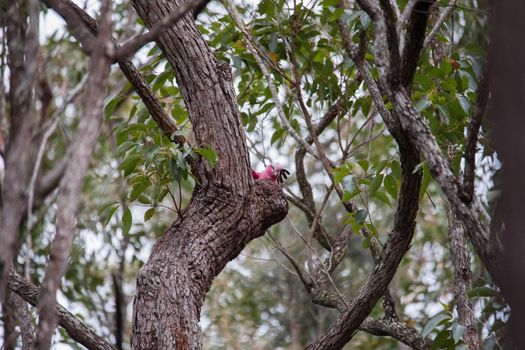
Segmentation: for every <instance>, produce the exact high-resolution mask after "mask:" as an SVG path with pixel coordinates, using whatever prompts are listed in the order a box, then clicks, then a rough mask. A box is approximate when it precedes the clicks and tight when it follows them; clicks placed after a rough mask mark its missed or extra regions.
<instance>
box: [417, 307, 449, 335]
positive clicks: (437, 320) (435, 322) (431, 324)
mask: <svg viewBox="0 0 525 350" xmlns="http://www.w3.org/2000/svg"><path fill="white" fill-rule="evenodd" d="M449 319H450V314H447V313H444V312H441V313H439V314H437V315H436V316H434V317H432V318H431V319H430V320H429V321H428V322H427V324H426V325H425V328H423V333H421V335H423V336H424V337H426V336H427V335H429V334H430V333H431V332H432V331H433V330H434V329H435V328H436V327H437V326H439V325H440V324H441V323H442V322H443V321H445V320H449Z"/></svg>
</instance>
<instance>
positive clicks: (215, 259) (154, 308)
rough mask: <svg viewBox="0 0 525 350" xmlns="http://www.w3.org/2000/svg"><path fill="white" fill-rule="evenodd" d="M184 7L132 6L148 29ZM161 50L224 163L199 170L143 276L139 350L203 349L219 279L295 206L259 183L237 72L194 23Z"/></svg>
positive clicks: (181, 27) (168, 36) (178, 28)
mask: <svg viewBox="0 0 525 350" xmlns="http://www.w3.org/2000/svg"><path fill="white" fill-rule="evenodd" d="M180 3H181V2H179V1H163V2H157V1H154V2H151V1H146V0H133V1H132V4H133V6H134V7H135V8H136V10H137V12H138V14H139V16H140V17H142V18H143V19H144V22H145V23H146V25H147V26H148V27H151V26H153V25H154V24H155V23H156V22H157V21H159V20H160V19H161V18H163V17H164V16H166V15H167V14H169V13H171V12H172V11H173V10H174V9H175V8H176V6H178V5H180ZM157 43H158V44H159V46H160V47H161V48H162V50H163V51H164V53H165V55H166V57H167V59H168V61H169V62H170V63H171V65H172V67H173V69H174V72H175V77H176V80H177V83H178V85H179V87H180V88H181V92H182V96H183V98H184V101H185V103H186V107H187V109H188V111H189V117H190V119H191V122H192V125H193V130H194V133H195V138H196V140H197V142H198V147H212V148H213V149H214V150H215V151H216V153H217V155H218V161H217V164H216V166H215V168H211V166H210V165H209V164H207V163H206V162H205V161H201V162H200V163H199V165H198V168H197V169H196V170H197V171H196V172H197V173H196V174H195V175H196V176H197V178H198V181H199V184H198V186H197V187H196V189H195V191H194V193H193V197H192V200H191V202H190V204H189V205H188V207H187V208H186V209H185V210H184V211H183V212H182V214H181V217H179V218H177V220H176V221H175V223H174V224H173V226H172V227H171V228H170V229H169V230H168V231H167V232H166V233H165V234H164V235H163V236H162V237H161V238H160V239H159V240H158V241H157V243H156V244H155V247H154V249H153V251H152V253H151V256H150V258H149V260H148V262H147V263H146V264H145V266H144V267H143V268H142V270H141V271H140V272H139V276H138V278H137V294H136V297H135V301H134V310H133V334H132V338H131V347H132V348H133V349H155V348H159V349H161V348H163V349H199V348H201V347H202V340H201V331H200V327H199V324H198V322H199V316H200V310H201V306H202V304H203V302H204V298H205V294H206V292H207V291H208V289H209V288H210V285H211V283H212V280H213V278H214V277H215V276H216V275H217V274H218V273H219V272H220V271H221V270H222V269H223V268H224V266H225V265H226V264H227V263H228V261H230V260H231V259H233V258H235V257H236V256H237V255H238V254H239V253H240V251H241V250H242V249H243V248H244V247H245V246H246V244H247V243H248V242H249V241H250V240H252V239H254V238H256V237H259V236H261V235H263V234H264V232H265V230H266V229H267V228H268V227H270V226H271V225H272V224H274V223H276V222H278V221H280V220H282V219H283V218H284V216H285V215H286V213H287V210H288V204H287V202H286V200H285V199H284V196H283V194H282V190H281V188H280V186H279V185H278V184H276V183H273V182H269V181H255V182H254V180H253V179H252V178H251V175H250V169H249V159H248V152H247V147H246V140H245V135H244V130H243V128H242V124H241V118H240V113H239V110H238V106H237V103H236V98H235V93H234V90H233V85H232V82H231V79H232V78H231V70H230V67H229V66H227V65H226V64H224V63H222V62H219V61H217V59H216V58H215V57H214V56H213V53H212V52H211V50H210V48H209V47H208V45H207V44H206V43H205V42H204V40H203V39H202V36H201V35H200V33H199V32H198V31H197V29H196V27H195V24H194V23H193V19H192V18H191V16H186V17H185V18H183V19H182V20H180V21H179V22H178V23H177V24H176V25H175V27H174V28H173V29H172V30H168V31H166V32H164V33H163V34H162V35H161V36H160V37H159V38H158V41H157Z"/></svg>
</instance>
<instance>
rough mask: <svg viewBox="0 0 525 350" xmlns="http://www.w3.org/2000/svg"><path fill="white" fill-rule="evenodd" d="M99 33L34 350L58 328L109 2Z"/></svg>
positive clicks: (90, 142) (102, 76)
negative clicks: (58, 305) (62, 283)
mask: <svg viewBox="0 0 525 350" xmlns="http://www.w3.org/2000/svg"><path fill="white" fill-rule="evenodd" d="M101 14H102V15H101V24H100V33H99V35H98V36H97V39H96V41H95V46H94V47H93V51H92V53H91V60H90V68H89V77H88V82H87V88H86V91H85V94H84V100H83V106H82V110H83V115H84V118H82V119H81V120H80V123H79V126H78V130H77V137H76V138H75V141H74V142H73V144H72V145H71V147H70V149H69V155H68V164H67V167H66V171H65V174H64V178H63V179H62V181H61V183H60V193H59V196H58V201H57V207H58V209H57V213H58V214H57V223H56V233H55V236H54V238H53V241H52V243H51V247H50V253H49V262H48V265H47V269H46V273H45V276H44V281H43V282H42V291H41V295H40V297H41V298H40V301H39V304H38V311H39V321H38V332H37V344H36V348H37V349H41V350H46V349H49V347H50V346H51V338H52V336H53V333H54V331H55V328H56V325H57V321H58V320H57V315H56V308H55V304H56V293H57V290H58V287H59V283H60V279H61V278H62V276H63V275H64V273H65V272H66V269H67V265H68V261H67V259H68V257H69V253H70V251H71V247H72V244H73V237H74V236H75V231H76V230H75V228H76V225H75V224H76V223H75V217H76V214H77V209H78V203H79V201H78V198H79V196H80V194H81V192H82V186H83V184H84V177H85V175H86V172H87V169H88V165H89V160H90V159H91V155H92V151H93V148H94V146H95V143H96V141H97V138H98V133H99V130H100V125H101V124H102V119H103V116H102V109H103V101H104V97H105V96H106V90H107V86H108V78H109V72H110V67H111V59H110V55H109V54H108V49H109V48H111V46H112V45H111V27H112V25H111V2H110V1H109V0H105V1H102V5H101Z"/></svg>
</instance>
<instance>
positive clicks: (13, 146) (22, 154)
mask: <svg viewBox="0 0 525 350" xmlns="http://www.w3.org/2000/svg"><path fill="white" fill-rule="evenodd" d="M0 6H1V11H4V10H5V11H6V12H5V14H6V16H5V19H6V22H7V29H6V34H7V35H6V36H7V46H8V62H9V87H10V89H9V102H10V106H11V113H12V115H10V122H11V126H10V130H9V144H8V145H7V149H6V157H5V175H4V182H3V184H2V202H3V203H6V204H7V205H3V206H2V211H1V213H0V237H1V241H2V245H3V248H2V249H0V300H2V301H3V300H4V298H5V296H6V295H5V290H6V285H7V276H8V273H9V268H10V267H11V262H12V259H13V258H14V255H15V251H16V243H17V236H18V231H19V226H20V223H21V222H22V217H23V215H24V214H25V212H24V208H25V205H26V203H27V193H26V190H27V186H28V185H29V178H30V174H31V163H32V135H33V132H34V128H35V125H36V123H37V119H36V116H37V114H36V113H34V110H33V108H34V100H33V97H34V86H35V83H36V80H37V62H36V60H37V56H38V55H37V53H38V47H39V45H38V25H39V21H38V16H39V8H38V2H37V1H31V2H30V3H29V6H28V7H29V9H30V16H29V17H30V19H29V29H28V30H26V29H27V28H26V26H27V24H26V20H27V16H26V15H27V14H25V13H23V11H22V8H21V7H20V6H18V5H17V2H16V1H11V2H9V5H5V4H0Z"/></svg>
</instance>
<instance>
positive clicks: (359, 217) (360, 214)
mask: <svg viewBox="0 0 525 350" xmlns="http://www.w3.org/2000/svg"><path fill="white" fill-rule="evenodd" d="M367 216H368V211H366V210H365V209H359V210H358V211H356V212H355V222H356V223H358V224H359V225H362V224H363V223H364V222H365V220H366V217H367Z"/></svg>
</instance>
